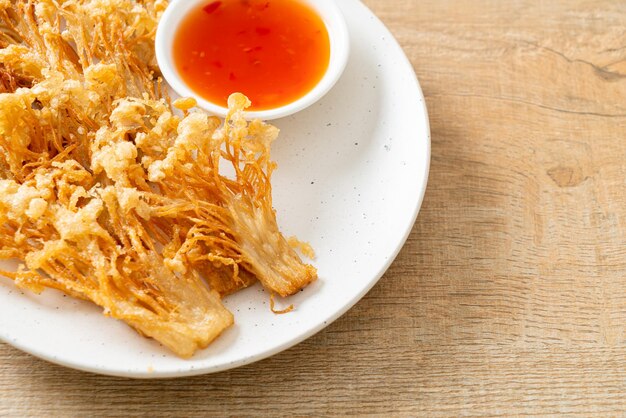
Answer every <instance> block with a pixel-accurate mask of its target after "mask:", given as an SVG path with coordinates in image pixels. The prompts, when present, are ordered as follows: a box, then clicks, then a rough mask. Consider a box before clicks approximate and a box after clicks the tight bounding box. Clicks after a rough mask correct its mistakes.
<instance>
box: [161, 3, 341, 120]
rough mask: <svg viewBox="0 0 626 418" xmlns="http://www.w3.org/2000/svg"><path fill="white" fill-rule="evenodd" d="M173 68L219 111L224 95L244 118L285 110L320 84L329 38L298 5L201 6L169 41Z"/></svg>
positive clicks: (307, 9) (319, 23)
mask: <svg viewBox="0 0 626 418" xmlns="http://www.w3.org/2000/svg"><path fill="white" fill-rule="evenodd" d="M173 57H174V65H175V66H176V69H177V70H178V72H179V74H180V76H181V78H182V79H183V81H184V82H185V83H186V84H187V85H188V86H189V88H191V89H192V90H193V91H194V92H196V93H197V94H198V95H199V96H201V97H202V98H204V99H205V100H208V101H210V102H212V103H215V104H217V105H219V106H223V107H226V106H227V99H228V96H229V95H230V94H231V93H235V92H240V93H243V94H245V95H246V96H248V98H249V99H250V101H251V102H252V107H251V108H250V110H267V109H274V108H277V107H280V106H284V105H287V104H289V103H292V102H294V101H296V100H298V99H299V98H301V97H303V96H304V95H306V94H307V93H308V92H310V91H311V90H312V89H313V88H314V87H315V86H316V85H317V84H318V83H319V82H320V80H321V79H322V78H323V77H324V74H325V73H326V70H327V69H328V64H329V62H330V38H329V35H328V30H327V29H326V26H325V25H324V22H323V21H322V18H321V17H320V16H319V15H318V14H317V13H316V12H315V11H314V10H313V9H312V8H311V7H309V6H308V5H306V4H305V3H302V2H300V1H298V0H222V1H207V2H206V3H205V4H203V5H201V6H200V7H198V8H197V9H195V10H192V11H191V12H190V13H189V15H188V16H186V17H185V18H184V19H183V21H182V23H181V25H180V27H179V28H178V30H177V32H176V34H175V36H174V51H173Z"/></svg>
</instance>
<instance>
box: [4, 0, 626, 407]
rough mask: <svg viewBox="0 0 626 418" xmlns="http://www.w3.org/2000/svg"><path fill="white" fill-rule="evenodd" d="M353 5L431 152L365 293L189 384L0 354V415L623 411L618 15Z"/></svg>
mask: <svg viewBox="0 0 626 418" xmlns="http://www.w3.org/2000/svg"><path fill="white" fill-rule="evenodd" d="M338 1H340V0H338ZM366 3H367V4H368V5H369V6H370V7H371V8H372V9H373V10H374V11H375V12H376V13H377V14H378V15H379V16H380V18H381V19H382V20H383V21H384V22H385V23H386V24H387V25H388V26H389V28H390V29H391V30H392V32H393V33H394V34H395V35H396V36H397V38H398V40H399V41H400V43H401V44H402V46H403V47H404V48H405V50H406V52H407V54H408V56H409V58H410V60H411V62H412V63H413V66H414V67H415V70H416V72H417V74H418V77H419V79H420V82H421V84H422V88H423V89H424V93H425V95H426V99H427V102H428V107H429V111H430V118H431V119H430V120H431V125H432V141H433V144H432V146H433V157H432V172H431V178H430V183H429V189H428V192H427V195H426V200H425V203H424V206H423V209H422V211H421V213H420V216H419V219H418V222H417V224H416V226H415V229H414V231H413V232H412V234H411V236H410V238H409V241H408V243H407V245H406V246H405V248H404V250H403V251H402V253H401V254H400V256H399V257H398V259H397V261H396V262H395V263H394V264H393V266H392V267H391V269H390V270H389V272H388V273H387V274H386V275H385V277H384V278H383V279H382V280H381V281H380V283H379V284H378V285H377V286H376V288H375V289H374V290H372V291H371V293H370V294H369V295H368V296H367V297H365V299H363V300H362V301H361V302H360V303H359V304H358V305H357V306H356V307H355V308H354V309H352V311H350V312H349V313H348V314H346V315H345V316H344V317H343V318H341V319H340V320H338V321H337V322H336V323H334V324H333V325H332V326H330V327H329V328H328V329H326V330H325V331H323V332H321V333H320V334H318V335H317V336H315V337H313V338H311V339H309V340H308V341H306V342H304V343H302V344H300V345H299V346H297V347H295V348H293V349H291V350H289V351H287V352H284V353H282V354H280V355H277V356H275V357H273V358H270V359H268V360H265V361H262V362H260V363H257V364H253V365H250V366H248V367H243V368H240V369H237V370H232V371H229V372H225V373H220V374H217V375H209V376H203V377H197V378H191V379H179V380H168V381H132V380H125V379H117V378H108V377H100V376H95V375H90V374H86V373H82V372H77V371H72V370H68V369H64V368H61V367H57V366H54V365H51V364H48V363H45V362H43V361H40V360H37V359H35V358H32V357H30V356H29V355H26V354H23V353H21V352H19V351H18V350H15V349H13V348H11V347H9V346H7V345H0V415H1V416H27V415H28V416H151V417H152V416H166V415H171V416H185V417H189V416H207V415H218V416H251V415H266V416H320V415H335V416H344V415H366V414H372V415H389V413H392V414H393V415H397V416H458V415H527V414H530V415H547V414H558V413H565V414H569V415H580V416H590V415H597V416H611V415H621V414H623V413H624V412H625V411H626V396H624V394H625V392H626V3H625V2H624V1H623V0H614V1H593V0H585V1H573V0H571V1H570V0H552V1H539V0H536V1H502V0H480V1H478V0H457V1H451V0H448V1H445V0H444V1H442V0H366Z"/></svg>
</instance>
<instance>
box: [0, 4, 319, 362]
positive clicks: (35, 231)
mask: <svg viewBox="0 0 626 418" xmlns="http://www.w3.org/2000/svg"><path fill="white" fill-rule="evenodd" d="M166 5H167V4H166V2H165V1H161V0H143V1H134V0H64V1H63V0H18V1H15V0H0V221H1V224H2V226H1V227H0V258H4V259H10V258H17V259H19V260H21V261H22V262H23V265H22V266H21V268H20V269H19V270H18V271H17V272H4V273H3V274H4V275H5V276H7V277H10V278H12V279H14V280H15V283H16V285H18V286H20V287H22V288H26V289H30V290H33V291H35V292H41V291H42V290H43V289H44V288H55V289H59V290H61V291H63V292H65V293H67V294H69V295H71V296H74V297H77V298H81V299H86V300H90V301H92V302H93V303H95V304H97V305H99V306H101V307H102V308H103V310H104V313H105V314H106V315H109V316H111V317H114V318H117V319H121V320H123V321H125V322H126V323H128V324H129V325H130V326H132V327H133V328H135V329H136V330H137V331H138V332H140V333H141V334H143V335H145V336H148V337H152V338H154V339H156V340H157V341H159V342H161V343H162V344H163V345H165V346H167V347H168V348H170V349H171V350H172V351H173V352H175V353H176V354H178V355H179V356H181V357H190V356H191V355H193V353H194V352H195V351H196V350H198V349H200V348H204V347H206V346H207V345H208V344H209V343H210V342H211V341H212V340H213V339H215V338H216V337H217V336H219V335H220V333H221V332H222V331H224V330H225V329H226V328H228V327H229V326H230V325H231V324H232V323H233V317H232V315H231V313H230V312H228V311H227V310H226V308H224V306H223V305H222V303H221V297H222V296H224V295H227V294H230V293H233V292H236V291H237V290H240V289H242V288H245V287H247V286H250V285H251V284H253V283H254V282H256V281H257V280H258V281H260V282H261V284H262V285H263V286H265V287H266V288H267V289H268V290H269V291H270V293H271V294H274V293H276V294H279V295H281V296H288V295H291V294H293V293H295V292H297V291H298V290H300V289H301V288H303V287H305V286H307V285H308V284H309V283H311V282H312V281H314V280H315V279H316V278H317V272H316V270H315V268H314V267H312V266H310V265H308V264H305V263H303V262H302V260H301V259H300V257H299V256H298V254H297V253H296V252H295V251H294V248H305V247H303V246H301V245H300V244H298V243H297V242H296V241H291V240H286V239H285V238H284V237H283V235H282V234H281V232H280V231H279V228H278V225H277V222H276V216H275V213H274V210H273V207H272V196H271V192H272V190H271V182H270V181H271V176H272V171H273V170H274V168H275V164H274V163H273V162H272V161H271V160H270V146H271V143H272V142H273V141H274V140H275V139H276V137H277V135H278V130H277V129H276V128H275V127H273V126H271V125H268V124H265V123H263V122H260V121H253V122H247V121H246V120H245V118H244V113H243V112H244V110H245V108H246V107H247V106H249V105H250V103H249V101H248V100H247V98H246V97H244V96H243V95H241V94H234V95H232V96H231V97H230V99H229V108H230V113H229V115H228V117H227V118H226V120H225V121H220V120H219V119H217V118H215V117H210V116H208V115H207V114H204V113H202V112H199V111H197V112H190V109H191V108H193V107H194V101H193V100H192V99H179V100H178V101H176V102H175V103H174V106H176V107H177V108H178V109H179V110H178V111H176V109H175V107H174V106H173V105H172V104H170V103H169V100H168V99H167V97H166V96H165V95H164V93H163V86H162V85H161V82H160V79H159V77H158V74H159V73H158V68H157V67H156V64H155V59H154V50H153V42H154V34H155V30H156V26H157V22H158V19H159V17H160V15H161V13H162V12H163V11H164V9H165V7H166ZM181 114H182V116H180V115H181Z"/></svg>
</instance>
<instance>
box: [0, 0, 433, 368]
mask: <svg viewBox="0 0 626 418" xmlns="http://www.w3.org/2000/svg"><path fill="white" fill-rule="evenodd" d="M337 1H338V3H339V4H340V6H341V8H342V10H343V12H344V13H345V16H346V18H347V21H348V26H349V29H350V36H351V45H352V52H351V56H350V61H349V63H348V67H347V69H346V72H345V73H344V75H343V77H342V79H341V80H340V81H339V83H338V84H337V85H336V86H335V88H334V89H333V90H332V91H331V92H330V93H329V94H328V95H327V96H326V97H325V98H324V99H322V100H321V101H320V102H318V103H317V104H316V105H314V106H313V107H311V108H309V109H307V110H305V111H303V112H301V113H298V114H296V115H294V116H291V117H289V118H286V119H282V120H278V121H276V124H277V125H278V126H279V127H280V128H281V130H282V133H281V137H280V138H279V140H278V142H277V143H276V144H275V148H274V153H273V156H274V159H275V160H276V161H277V162H278V164H279V169H278V170H277V171H276V173H275V177H274V204H275V206H276V208H277V211H278V221H279V224H280V225H281V227H282V229H283V231H284V233H285V234H286V235H297V236H298V237H299V238H301V239H302V240H304V241H308V242H310V243H311V244H312V245H313V247H314V248H315V250H316V252H317V255H318V258H317V260H316V261H315V263H314V264H315V265H316V266H317V267H318V269H319V275H320V280H319V281H318V282H316V283H315V284H313V285H312V286H310V287H309V288H307V289H306V290H304V291H303V292H301V293H300V294H298V295H296V296H294V297H292V298H290V300H288V301H285V302H284V303H285V304H288V303H293V304H294V305H295V306H296V310H295V311H294V312H292V313H290V314H287V315H279V316H277V315H274V314H272V313H271V312H270V310H269V306H268V304H269V301H268V295H267V294H266V293H265V292H263V290H262V289H261V288H260V287H258V286H257V287H252V288H250V289H247V290H245V291H242V292H239V293H238V294H236V295H234V296H231V297H229V298H227V300H226V301H225V303H226V305H227V306H228V308H229V309H230V310H231V311H232V312H233V313H234V314H235V321H236V325H235V326H234V327H232V328H231V329H229V330H228V331H227V332H225V333H224V334H223V335H222V336H221V337H220V338H219V339H218V340H217V341H215V342H214V343H213V344H212V345H211V346H210V347H209V348H208V349H206V350H204V351H202V352H199V353H198V354H197V355H196V356H195V357H194V358H193V359H191V360H181V359H179V358H177V357H176V356H174V355H172V354H171V353H170V352H168V351H167V350H166V349H164V348H163V347H162V346H160V345H159V344H158V343H156V342H154V341H152V340H148V339H145V338H142V337H140V336H139V335H138V334H137V333H135V332H134V331H133V330H131V329H130V328H129V327H127V326H126V325H125V324H124V323H122V322H119V321H115V320H113V319H110V318H106V317H104V316H102V314H101V312H100V309H99V308H98V307H96V306H94V305H91V304H89V303H86V302H81V301H76V300H74V299H71V298H69V297H64V296H63V295H61V294H59V293H57V292H54V291H46V292H45V293H44V294H43V295H41V296H37V295H34V294H27V293H26V294H23V293H22V292H20V291H19V290H16V289H15V287H14V286H13V284H12V283H11V282H10V281H9V280H6V279H0V338H1V339H2V340H4V341H6V342H8V343H10V344H12V345H14V346H16V347H18V348H20V349H22V350H24V351H26V352H29V353H31V354H33V355H35V356H38V357H41V358H43V359H46V360H49V361H51V362H54V363H58V364H62V365H65V366H68V367H73V368H76V369H81V370H87V371H91V372H95V373H101V374H109V375H117V376H128V377H139V378H157V377H174V376H188V375H195V374H203V373H211V372H217V371H220V370H226V369H229V368H233V367H238V366H242V365H244V364H248V363H251V362H254V361H257V360H260V359H263V358H265V357H268V356H271V355H273V354H276V353H278V352H280V351H282V350H285V349H287V348H289V347H291V346H293V345H295V344H297V343H299V342H300V341H302V340H304V339H306V338H308V337H310V336H311V335H313V334H315V333H316V332H318V331H320V330H321V329H323V328H324V327H326V326H327V325H328V324H330V323H331V322H332V321H334V320H335V319H337V318H338V317H339V316H341V315H342V314H343V313H345V312H346V311H347V310H348V309H350V308H351V307H352V306H353V305H354V304H355V303H356V302H357V301H358V300H359V299H361V298H362V297H363V296H364V295H365V293H367V291H368V290H369V289H371V288H372V286H374V284H375V283H376V282H377V281H378V279H379V278H380V277H381V276H382V275H383V273H384V272H385V271H386V270H387V268H388V267H389V265H390V264H391V262H392V261H393V259H394V258H395V257H396V255H397V254H398V251H399V250H400V248H401V247H402V245H403V244H404V242H405V240H406V238H407V236H408V234H409V232H410V231H411V228H412V226H413V223H414V222H415V218H416V216H417V213H418V211H419V207H420V204H421V202H422V198H423V196H424V191H425V189H426V181H427V177H428V167H429V161H430V137H429V128H428V117H427V113H426V106H425V104H424V98H423V95H422V92H421V90H420V87H419V84H418V82H417V79H416V77H415V73H414V72H413V68H412V67H411V64H410V63H409V61H408V60H407V58H406V56H405V55H404V53H403V52H402V50H401V48H400V47H399V46H398V44H397V42H396V41H395V40H394V38H393V36H392V35H391V34H390V33H389V31H388V30H387V29H386V28H385V26H384V25H383V24H382V23H381V22H380V21H379V20H378V19H377V18H376V17H375V16H374V15H373V14H372V13H371V12H370V11H369V10H368V9H367V8H366V7H365V6H364V5H363V4H361V3H360V2H359V1H358V0H337ZM7 264H8V263H4V264H3V265H0V268H4V269H7V268H11V266H10V265H7ZM14 267H15V266H13V268H14ZM282 302H283V301H281V302H280V303H282Z"/></svg>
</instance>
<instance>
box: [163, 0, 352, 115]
mask: <svg viewBox="0 0 626 418" xmlns="http://www.w3.org/2000/svg"><path fill="white" fill-rule="evenodd" d="M293 1H301V2H303V3H305V4H308V5H309V6H310V7H311V8H312V9H313V10H315V11H316V12H317V13H318V15H319V16H320V17H321V18H322V20H323V21H324V24H325V25H326V29H327V30H328V36H329V38H330V62H329V65H328V69H327V70H326V73H325V74H324V76H323V77H322V79H321V80H320V82H319V83H317V85H316V86H315V87H314V88H313V89H312V90H311V91H309V92H308V93H306V94H305V95H304V96H303V97H301V98H300V99H297V100H296V101H294V102H291V103H289V104H287V105H284V106H280V107H276V108H272V109H266V110H259V111H250V112H246V117H247V118H248V119H262V120H271V119H278V118H282V117H285V116H289V115H292V114H294V113H296V112H299V111H301V110H303V109H305V108H307V107H309V106H311V105H312V104H313V103H315V102H316V101H318V100H319V99H321V98H322V97H323V96H324V95H325V94H326V93H328V91H330V89H331V88H332V87H333V86H334V85H335V83H336V82H337V80H339V78H340V77H341V74H342V73H343V71H344V69H345V68H346V64H347V62H348V56H349V54H350V38H349V35H348V28H347V25H346V21H345V19H344V17H343V15H342V13H341V10H339V7H338V6H337V5H336V4H335V0H293ZM205 3H209V0H172V1H170V4H169V6H168V7H167V10H166V11H165V12H164V13H163V17H162V18H161V21H160V22H159V26H158V29H157V33H156V45H155V48H156V58H157V62H158V64H159V67H160V69H161V72H162V74H163V77H164V78H165V80H166V81H167V83H168V84H169V85H170V87H171V88H172V89H173V90H174V91H175V92H176V93H177V94H178V95H180V96H182V97H193V98H195V99H196V100H197V102H198V106H199V107H201V108H202V109H204V110H206V111H208V112H210V113H212V114H214V115H217V116H221V117H225V116H226V113H227V112H228V109H227V108H225V107H223V106H220V105H217V104H215V103H212V102H210V101H208V100H206V99H203V98H202V97H200V95H198V93H196V92H194V91H193V90H192V89H191V88H190V87H189V86H187V84H186V83H185V82H184V81H183V79H182V77H181V76H180V74H179V73H178V70H177V69H176V66H175V64H174V57H173V54H172V51H173V43H174V37H175V34H176V31H177V29H178V27H179V26H180V24H181V23H182V21H183V20H184V18H185V17H186V16H187V15H188V14H189V13H190V12H192V11H193V10H196V8H197V7H199V6H200V5H202V4H205ZM233 93H235V92H233Z"/></svg>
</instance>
